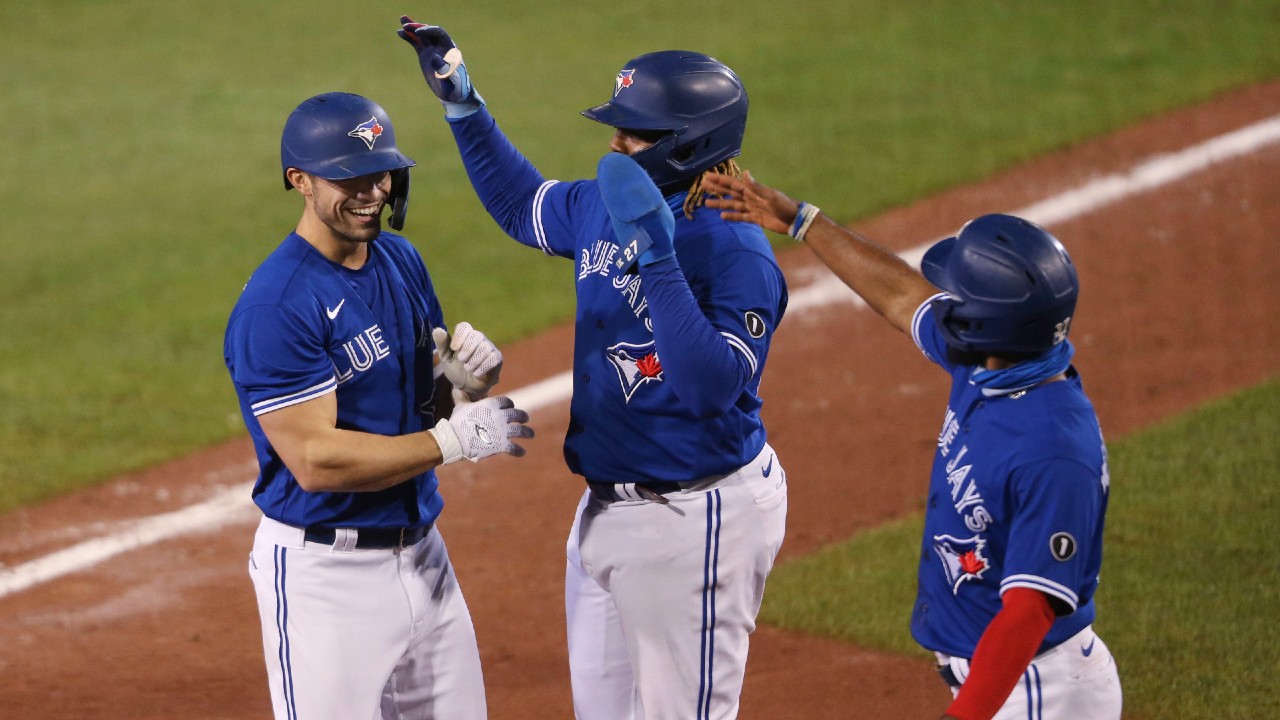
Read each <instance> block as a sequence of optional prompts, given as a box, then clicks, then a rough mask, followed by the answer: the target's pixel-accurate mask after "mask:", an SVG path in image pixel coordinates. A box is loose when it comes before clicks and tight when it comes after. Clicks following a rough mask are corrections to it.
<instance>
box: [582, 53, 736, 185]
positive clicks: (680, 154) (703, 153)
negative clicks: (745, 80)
mask: <svg viewBox="0 0 1280 720" xmlns="http://www.w3.org/2000/svg"><path fill="white" fill-rule="evenodd" d="M582 114H583V115H585V116H587V117H588V118H590V119H592V120H595V121H596V122H599V123H603V124H605V125H609V126H611V127H615V128H621V129H624V130H640V131H651V132H654V133H661V135H660V136H659V138H658V139H657V140H656V142H654V144H653V146H652V147H649V148H646V149H644V150H641V151H640V152H638V153H636V154H635V155H633V156H632V157H633V158H634V159H635V161H636V162H637V163H638V164H639V165H640V167H642V168H644V169H645V172H647V173H648V174H649V177H650V178H652V179H653V182H654V184H655V185H657V186H658V187H659V188H661V189H662V190H663V192H670V191H671V190H674V189H677V188H678V187H679V185H680V184H681V183H690V182H692V181H693V178H695V177H697V176H698V175H699V174H701V173H702V172H703V171H705V170H709V169H710V168H713V167H715V166H716V165H718V164H720V163H722V162H724V161H725V160H728V159H729V158H732V157H736V156H737V155H738V154H740V153H741V152H742V136H743V135H744V134H745V133H746V129H747V91H746V88H744V87H743V86H742V81H741V80H739V79H738V76H737V75H736V74H734V72H733V71H732V70H730V69H729V68H728V67H727V66H725V65H724V64H723V63H721V62H720V61H718V60H716V59H715V58H711V57H708V56H706V55H703V54H702V53H696V52H688V51H684V50H663V51H661V52H654V53H648V54H646V55H641V56H640V57H637V58H634V59H632V60H631V61H630V62H628V63H627V64H626V65H624V66H623V67H622V70H620V71H619V72H618V74H617V76H616V77H615V78H614V84H613V97H612V98H611V99H610V100H609V102H606V103H604V104H602V105H597V106H595V107H593V108H588V109H586V110H583V111H582Z"/></svg>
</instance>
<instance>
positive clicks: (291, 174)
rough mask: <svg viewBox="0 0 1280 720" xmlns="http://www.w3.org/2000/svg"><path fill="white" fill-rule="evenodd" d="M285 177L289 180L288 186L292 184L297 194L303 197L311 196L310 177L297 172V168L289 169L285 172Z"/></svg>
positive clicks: (299, 171)
mask: <svg viewBox="0 0 1280 720" xmlns="http://www.w3.org/2000/svg"><path fill="white" fill-rule="evenodd" d="M285 177H287V178H288V179H289V182H290V184H292V185H293V187H294V188H295V189H297V191H298V192H300V193H302V194H303V195H310V194H311V176H310V175H308V174H307V173H305V172H303V171H301V170H299V169H298V168H289V169H288V170H286V171H285Z"/></svg>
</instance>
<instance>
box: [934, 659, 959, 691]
mask: <svg viewBox="0 0 1280 720" xmlns="http://www.w3.org/2000/svg"><path fill="white" fill-rule="evenodd" d="M938 675H940V676H941V677H942V681H943V682H945V683H946V684H947V685H949V686H950V687H952V688H958V687H960V678H957V677H956V674H955V673H954V672H953V671H952V670H951V666H950V665H939V666H938Z"/></svg>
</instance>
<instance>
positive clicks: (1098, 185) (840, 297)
mask: <svg viewBox="0 0 1280 720" xmlns="http://www.w3.org/2000/svg"><path fill="white" fill-rule="evenodd" d="M1277 141H1280V115H1277V116H1274V117H1271V118H1268V119H1266V120H1262V121H1259V122H1257V123H1254V124H1252V125H1249V126H1246V127H1243V128H1241V129H1239V130H1235V131H1233V132H1230V133H1226V134H1225V135H1220V136H1218V137H1215V138H1212V139H1210V140H1207V141H1205V142H1202V143H1199V144H1197V145H1193V146H1191V147H1188V148H1185V149H1183V150H1180V151H1178V152H1174V153H1168V154H1164V155H1157V156H1154V157H1151V158H1148V159H1146V160H1144V161H1142V162H1140V163H1138V164H1137V165H1134V166H1133V167H1132V168H1130V169H1129V170H1128V171H1126V172H1122V173H1116V174H1113V175H1107V176H1105V177H1101V178H1097V179H1095V180H1091V181H1089V182H1087V183H1085V184H1084V185H1081V186H1079V187H1076V188H1073V189H1071V190H1067V191H1065V192H1062V193H1059V194H1057V195H1054V196H1052V197H1050V198H1047V199H1045V200H1042V201H1040V202H1037V203H1033V204H1031V205H1028V206H1026V207H1024V208H1021V209H1018V210H1013V211H1010V214H1013V215H1018V216H1020V217H1024V218H1026V219H1028V220H1031V221H1033V222H1036V223H1039V224H1041V225H1046V226H1047V225H1053V224H1055V223H1059V222H1064V221H1067V220H1070V219H1072V218H1076V217H1080V216H1082V215H1086V214H1088V213H1090V212H1092V211H1094V210H1097V209H1098V208H1101V207H1103V206H1106V205H1110V204H1113V203H1115V202H1118V201H1120V200H1122V199H1124V198H1126V197H1130V196H1132V195H1136V194H1139V193H1143V192H1146V191H1149V190H1152V189H1154V188H1157V187H1160V186H1162V185H1167V184H1169V183H1171V182H1175V181H1177V180H1180V179H1182V178H1184V177H1187V176H1189V175H1192V174H1194V173H1197V172H1200V171H1202V170H1204V169H1206V168H1209V167H1211V166H1213V165H1215V164H1218V163H1222V162H1225V161H1227V160H1231V159H1234V158H1237V157H1240V156H1242V155H1247V154H1249V153H1251V152H1254V151H1256V150H1258V149H1260V148H1262V147H1265V146H1266V145H1269V144H1272V143H1275V142H1277ZM934 242H936V238H935V239H934V240H930V241H929V242H926V243H922V244H920V245H917V246H915V247H913V248H911V249H909V250H906V251H904V252H902V253H901V254H900V256H901V257H902V258H903V259H904V260H906V261H907V262H908V263H910V264H911V265H913V266H917V267H918V266H919V264H920V258H921V257H922V256H923V255H924V251H925V250H926V249H927V248H928V247H929V246H930V245H932V244H933V243H934ZM836 302H853V303H855V304H857V305H865V303H864V302H863V301H862V299H861V298H860V297H858V295H857V294H856V293H854V292H853V291H852V290H850V289H849V288H848V287H847V286H846V285H845V284H844V283H843V282H841V281H840V279H839V278H837V277H836V276H835V275H833V274H830V273H828V274H827V275H826V276H824V277H823V278H822V279H820V280H818V281H816V282H814V283H812V284H810V285H808V286H806V287H804V288H802V289H800V290H797V291H796V292H794V293H792V294H791V296H790V300H789V303H788V308H787V309H788V312H789V313H797V312H801V311H806V310H809V309H812V308H815V307H820V306H823V305H829V304H832V303H836ZM571 385H572V372H570V371H565V372H562V373H559V374H557V375H553V376H552V377H549V378H547V379H545V380H540V381H538V382H536V383H533V384H531V385H526V386H524V387H522V388H518V389H516V390H513V391H512V392H510V393H507V395H508V396H509V397H510V398H511V399H512V400H513V401H514V402H515V404H516V406H517V407H520V408H524V409H525V410H527V411H530V412H533V411H536V410H538V409H540V408H543V407H546V406H549V405H554V404H556V403H559V402H563V401H565V400H567V399H568V398H569V394H570V392H571ZM251 506H252V505H251V503H250V501H249V493H248V492H247V489H246V488H245V487H244V486H242V485H237V486H233V487H227V488H224V489H222V490H220V491H218V492H217V493H216V494H215V495H214V496H213V497H212V498H210V499H209V500H206V501H204V502H202V503H199V504H196V505H191V506H188V507H186V508H183V509H181V510H177V511H174V512H169V513H165V514H163V515H155V516H152V517H149V518H144V519H142V520H139V521H137V522H135V523H132V524H131V525H130V527H129V528H128V529H126V530H123V531H120V532H117V533H113V534H111V535H108V536H106V537H101V538H95V539H93V540H87V541H85V542H82V543H80V544H78V545H74V546H72V547H69V548H66V549H64V550H59V551H57V552H55V553H51V554H49V555H46V556H44V557H41V558H38V559H36V560H31V561H29V562H26V563H23V564H22V565H18V566H16V567H13V568H0V597H4V596H6V595H10V594H13V593H16V592H19V591H22V590H25V589H27V588H30V587H32V586H34V585H38V584H40V583H42V582H47V581H49V580H54V579H56V578H58V577H61V576H63V575H68V574H70V573H73V572H78V571H80V570H85V569H88V568H90V567H93V566H94V565H97V564H98V563H101V562H104V561H106V560H108V559H110V558H112V557H114V556H116V555H119V554H121V553H124V552H127V551H129V550H134V549H137V548H140V547H145V546H147V545H152V544H154V543H157V542H161V541H163V540H168V539H170V538H173V537H177V536H180V535H184V534H187V533H193V532H201V531H208V530H212V529H215V528H217V527H220V526H222V525H225V524H227V523H230V522H232V521H234V520H235V519H236V515H237V513H241V512H242V511H245V510H247V509H248V508H250V507H251Z"/></svg>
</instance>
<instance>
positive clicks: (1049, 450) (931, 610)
mask: <svg viewBox="0 0 1280 720" xmlns="http://www.w3.org/2000/svg"><path fill="white" fill-rule="evenodd" d="M912 336H913V338H914V339H915V341H916V344H917V345H918V346H919V347H920V348H921V350H923V351H924V353H925V356H926V357H928V358H929V359H930V360H932V361H933V362H935V363H937V364H939V365H941V366H942V367H943V368H944V369H945V370H947V371H948V372H949V373H950V374H951V376H952V386H951V395H950V399H949V402H948V405H947V410H946V414H945V416H944V418H943V424H942V428H941V431H940V432H939V434H938V443H937V452H936V454H935V456H934V462H933V471H932V476H931V479H930V483H929V495H928V501H927V502H928V506H927V507H926V510H925V533H924V540H923V543H922V547H921V552H920V567H919V574H918V585H919V587H918V596H917V598H916V604H915V608H914V611H913V613H912V620H911V630H912V634H913V636H914V637H915V639H916V641H917V642H919V643H920V644H921V645H922V646H924V647H925V648H928V649H930V650H935V651H938V652H943V653H946V654H948V655H953V656H957V657H963V658H970V657H972V656H973V651H974V648H975V647H976V645H977V643H978V639H979V638H980V637H981V636H982V633H983V631H984V630H985V629H986V627H987V625H988V624H989V623H990V622H991V619H992V618H993V617H994V616H995V614H996V613H997V612H998V611H999V610H1000V608H1001V600H1000V595H1001V593H1003V592H1004V591H1005V590H1008V589H1010V588H1014V587H1026V588H1031V589H1034V590H1038V591H1040V592H1043V593H1045V594H1046V595H1048V596H1049V597H1050V598H1052V599H1053V600H1054V601H1055V602H1054V605H1055V608H1057V609H1058V612H1059V617H1058V619H1057V620H1056V621H1055V623H1054V625H1053V627H1052V628H1051V629H1050V631H1049V634H1048V636H1047V637H1046V638H1045V640H1044V643H1043V644H1042V646H1041V648H1040V651H1044V650H1047V649H1048V648H1051V647H1053V646H1055V645H1057V644H1059V643H1061V642H1062V641H1063V640H1066V639H1067V638H1069V637H1071V636H1072V635H1074V634H1076V633H1077V632H1079V631H1080V630H1081V629H1083V628H1084V627H1085V626H1087V625H1089V624H1090V623H1091V622H1092V621H1093V618H1094V613H1095V608H1094V604H1093V595H1094V591H1095V590H1096V589H1097V585H1098V572H1099V569H1100V568H1101V564H1102V531H1103V522H1104V518H1105V515H1106V508H1107V500H1108V495H1109V477H1108V473H1107V462H1106V447H1105V444H1104V441H1103V438H1102V431H1101V429H1100V427H1099V425H1098V419H1097V415H1096V413H1095V412H1094V409H1093V405H1092V404H1091V403H1090V402H1089V399H1088V398H1087V397H1086V396H1085V394H1084V390H1083V387H1082V385H1081V382H1080V378H1079V375H1078V374H1077V373H1076V372H1075V369H1074V368H1070V369H1069V370H1068V372H1067V379H1066V380H1065V381H1061V382H1052V383H1045V384H1042V385H1039V386H1036V387H1034V388H1031V389H1030V390H1026V391H1022V392H1014V393H1009V394H1004V395H997V396H994V397H986V396H984V395H983V393H982V391H981V389H980V388H978V387H977V386H975V385H973V384H972V383H970V382H969V378H970V375H971V373H972V370H973V366H966V365H957V364H954V363H952V362H951V361H949V360H948V358H947V348H946V344H945V341H944V340H943V338H942V335H941V333H940V332H939V331H938V329H937V326H936V323H935V321H934V318H933V311H932V309H931V308H930V305H929V302H928V301H926V302H925V303H924V304H923V305H921V307H920V308H919V309H918V310H917V311H916V314H915V317H914V319H913V322H912ZM1064 612H1065V613H1066V614H1063V613H1064Z"/></svg>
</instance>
